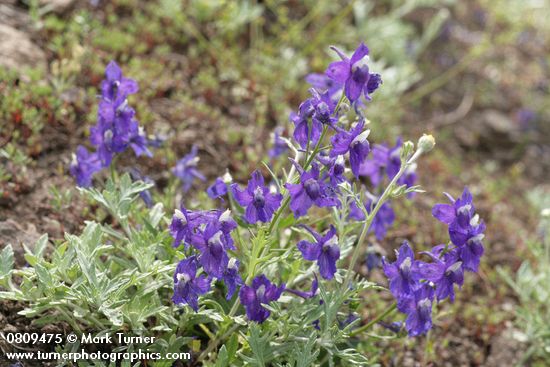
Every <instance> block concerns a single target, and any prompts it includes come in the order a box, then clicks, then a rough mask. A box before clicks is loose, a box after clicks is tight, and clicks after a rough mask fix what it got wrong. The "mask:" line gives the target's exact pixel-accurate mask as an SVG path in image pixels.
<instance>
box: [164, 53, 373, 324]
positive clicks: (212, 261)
mask: <svg viewBox="0 0 550 367" xmlns="http://www.w3.org/2000/svg"><path fill="white" fill-rule="evenodd" d="M335 51H336V52H337V53H338V55H340V57H341V58H342V61H340V62H337V63H333V64H331V66H329V68H328V70H327V72H326V74H325V76H324V77H323V78H318V83H317V86H316V88H312V89H310V94H311V96H310V97H309V98H308V99H306V100H305V101H304V102H303V103H301V104H300V106H299V109H298V112H297V113H292V114H291V115H290V121H291V122H292V123H293V124H294V132H293V134H292V135H293V137H294V139H295V141H296V143H297V144H298V146H299V148H294V147H293V146H292V143H291V142H289V141H288V140H286V139H283V138H282V137H281V134H282V129H281V128H277V129H276V130H275V133H274V140H275V141H274V146H273V148H272V149H271V151H270V153H269V155H270V157H272V158H274V157H277V156H279V155H282V154H283V153H285V152H287V151H289V148H292V149H293V150H294V151H298V150H302V151H305V152H306V154H310V153H311V156H309V159H306V160H305V161H304V162H300V163H299V162H298V161H294V160H293V161H292V163H293V165H294V168H293V171H294V172H297V175H296V176H297V177H295V176H292V175H291V177H289V178H288V181H287V182H286V183H285V184H284V185H282V186H283V187H284V188H285V189H286V193H285V195H287V198H286V200H285V201H284V203H285V204H284V207H283V194H282V193H280V192H278V190H277V189H276V188H275V186H272V187H270V186H268V185H266V183H265V181H264V177H263V176H262V174H261V172H260V171H258V170H256V171H254V172H253V173H252V175H251V178H250V180H249V181H248V185H247V186H246V187H245V188H241V187H240V186H239V185H238V184H236V183H233V184H229V183H230V180H224V179H223V178H217V179H216V180H215V182H214V183H213V184H212V185H211V186H210V187H208V189H207V193H208V196H209V197H211V198H213V199H215V198H222V197H224V196H226V195H227V196H229V198H230V200H229V201H230V203H236V204H238V205H240V206H241V207H242V208H243V209H244V213H243V219H244V221H245V222H247V223H248V224H249V225H258V223H271V224H273V223H272V221H275V220H276V218H278V216H276V213H278V212H279V211H281V210H284V209H285V208H286V207H287V205H288V207H289V208H290V210H291V211H292V212H293V214H294V217H295V218H299V217H303V216H306V215H307V213H308V211H309V210H310V208H311V207H313V206H316V207H321V208H327V207H336V208H339V207H341V205H342V202H341V199H340V194H341V192H340V188H339V185H340V184H341V183H343V182H346V181H348V178H347V177H346V170H347V169H346V160H347V161H349V165H350V167H351V172H352V173H353V176H355V177H356V178H358V177H359V175H360V174H361V173H360V171H361V166H362V165H364V164H365V163H366V160H367V157H368V155H369V153H370V144H369V142H368V141H367V137H368V135H369V132H370V131H369V130H368V129H366V126H365V125H366V122H365V119H364V118H363V117H362V116H361V115H359V119H358V120H357V121H356V122H355V123H354V124H352V125H351V126H346V125H345V124H342V123H341V122H340V114H339V111H338V108H339V102H338V101H340V102H341V100H343V99H345V98H347V99H348V101H349V102H351V103H352V104H356V103H358V102H359V101H358V100H359V97H360V95H365V97H366V98H367V99H370V94H372V93H373V92H374V91H375V90H376V88H378V86H379V84H380V83H381V79H380V76H379V75H378V74H373V73H370V72H369V68H368V65H367V64H368V56H367V55H368V49H367V48H366V46H365V45H363V44H361V45H360V46H359V48H358V49H357V50H356V51H355V53H354V54H353V56H352V57H351V59H349V58H347V57H345V56H344V55H343V53H342V52H341V51H339V50H337V49H335ZM321 79H324V80H325V82H326V84H327V85H331V87H329V88H326V89H324V88H322V86H321V85H320V80H321ZM333 87H336V88H333ZM342 89H343V93H342V92H340V93H338V90H340V91H342ZM358 91H359V92H358ZM338 94H341V95H342V97H341V98H340V95H338ZM329 131H332V132H334V134H333V136H332V138H331V145H330V148H323V149H320V148H321V147H320V144H321V140H322V139H323V138H324V137H325V135H326V133H328V132H329ZM314 147H315V148H314ZM197 162H198V157H197V148H196V147H193V149H192V151H191V153H190V154H189V155H187V156H185V157H184V158H183V159H181V160H180V161H178V163H177V165H176V168H175V169H174V174H175V175H176V176H177V177H179V178H180V179H181V180H182V181H183V183H184V190H185V191H186V190H188V189H189V187H190V186H191V183H192V182H193V180H194V179H196V178H198V179H200V180H204V177H203V176H202V175H201V174H200V173H199V172H198V171H197ZM222 202H223V201H222ZM237 210H238V209H237ZM221 213H223V214H221ZM380 226H382V227H383V225H382V224H380V225H377V226H375V228H378V227H380ZM235 227H236V223H235V222H234V221H233V219H231V217H230V215H229V214H228V212H223V211H222V210H214V211H209V212H200V211H199V212H194V211H187V210H186V209H185V208H182V209H181V210H177V211H176V213H175V214H174V217H173V219H172V223H171V226H170V231H171V234H172V236H173V238H174V246H180V245H181V244H182V243H183V244H185V246H186V248H188V247H189V246H192V247H193V248H194V249H195V250H196V251H198V254H196V255H193V257H194V260H193V264H194V266H195V267H196V269H194V268H193V269H191V271H190V273H189V274H188V275H187V276H186V277H184V278H182V277H181V276H180V278H181V279H184V280H185V279H189V280H187V282H191V283H192V282H193V281H194V279H203V278H200V277H193V276H195V270H197V271H202V272H203V273H204V274H205V275H206V276H207V278H205V279H211V278H217V279H222V280H223V281H224V282H225V284H226V285H227V287H228V290H230V291H228V297H229V293H230V294H232V293H233V292H234V290H236V289H237V288H238V287H239V286H241V285H243V284H242V283H243V282H242V280H241V278H240V276H238V271H232V272H228V269H229V268H230V266H229V264H231V263H232V262H231V259H230V258H229V257H230V256H229V255H228V250H232V249H234V247H233V240H232V239H231V231H232V230H233V229H234V228H235ZM306 229H307V231H309V233H311V235H312V236H313V238H314V241H313V242H310V241H307V240H302V241H299V242H298V244H297V249H298V250H299V251H300V252H301V254H302V256H303V258H304V259H305V260H307V261H315V262H316V263H317V265H318V268H319V272H320V275H321V277H322V278H324V279H327V280H330V279H332V278H334V275H335V273H336V271H337V267H336V263H337V261H338V260H339V258H340V247H339V245H338V236H337V234H336V228H335V227H334V226H330V228H329V230H328V231H327V232H326V233H325V234H324V235H321V234H319V233H317V232H316V231H315V230H314V229H312V228H309V227H306ZM377 233H378V230H377ZM185 261H187V262H186V263H185V264H190V262H189V261H188V260H187V259H186V260H185ZM236 264H238V263H236ZM178 269H179V270H178V271H180V272H181V269H180V268H179V267H178ZM233 269H234V270H236V269H238V265H237V268H235V267H233ZM191 273H193V276H191V275H190V274H191ZM230 273H231V274H232V278H231V279H229V278H228V274H230ZM248 278H251V276H250V274H248ZM235 279H237V280H235ZM180 282H181V280H180ZM200 282H202V283H201V286H202V285H204V284H203V283H204V281H202V280H200ZM191 283H189V284H191ZM177 284H179V283H177ZM177 284H176V285H175V288H174V290H175V292H180V290H183V289H185V290H186V291H185V292H186V293H185V297H184V296H183V295H180V296H178V297H175V299H177V300H178V301H181V302H180V303H187V304H190V305H191V306H194V305H196V303H195V302H196V299H197V297H198V295H200V294H202V293H201V292H202V291H203V290H204V287H202V288H201V287H195V288H193V287H187V288H184V287H182V286H179V285H177ZM186 284H187V283H186ZM317 284H318V282H317V280H315V282H314V283H313V286H312V291H311V292H310V293H311V294H310V293H308V294H306V293H305V292H301V291H294V290H288V291H289V292H290V293H293V294H296V295H299V296H302V297H311V296H313V295H314V294H315V292H316V290H317ZM193 289H195V290H196V291H193ZM187 290H188V291H187ZM283 290H285V285H284V284H282V285H281V286H275V285H274V284H273V283H272V282H271V281H270V280H269V279H267V277H265V275H263V274H260V275H257V276H256V277H255V278H254V279H253V281H252V283H251V284H250V285H243V286H242V287H241V289H240V293H239V299H240V302H241V303H242V304H243V305H244V306H245V308H246V312H247V316H248V318H249V319H251V320H254V321H257V322H263V321H265V319H266V318H267V317H268V316H269V311H268V310H267V309H266V308H265V307H263V306H262V304H267V303H269V302H272V301H275V300H277V299H278V298H279V296H280V294H281V293H282V292H283ZM182 292H183V291H182ZM190 297H191V298H192V299H193V301H192V302H190Z"/></svg>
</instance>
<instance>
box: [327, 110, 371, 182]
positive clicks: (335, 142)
mask: <svg viewBox="0 0 550 367" xmlns="http://www.w3.org/2000/svg"><path fill="white" fill-rule="evenodd" d="M364 125H365V122H364V121H363V120H362V121H360V122H359V123H357V125H356V126H355V127H354V128H352V129H350V131H345V130H341V131H340V132H339V133H338V134H336V135H334V136H333V137H332V139H331V142H332V150H331V151H330V155H331V157H336V156H339V155H344V154H346V153H348V152H349V161H350V166H351V171H352V172H353V174H354V175H355V177H359V168H360V166H361V164H362V163H363V162H364V161H365V159H366V158H367V156H368V155H369V152H370V146H369V142H368V140H367V137H368V136H369V133H370V130H364V131H363V127H364Z"/></svg>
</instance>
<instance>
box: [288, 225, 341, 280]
mask: <svg viewBox="0 0 550 367" xmlns="http://www.w3.org/2000/svg"><path fill="white" fill-rule="evenodd" d="M304 228H305V229H307V230H308V232H309V233H311V235H312V236H313V237H314V238H315V242H309V241H306V240H302V241H300V242H298V245H297V246H298V249H299V250H300V252H301V253H302V256H303V257H304V259H306V260H308V261H317V265H318V266H319V273H320V274H321V276H322V277H323V278H325V279H332V278H334V274H335V273H336V261H338V259H340V247H338V236H337V235H336V228H334V226H332V225H331V226H330V229H329V230H328V231H327V233H326V234H325V235H324V236H321V235H320V234H319V233H317V232H315V231H314V230H313V229H311V228H309V227H307V226H306V227H304Z"/></svg>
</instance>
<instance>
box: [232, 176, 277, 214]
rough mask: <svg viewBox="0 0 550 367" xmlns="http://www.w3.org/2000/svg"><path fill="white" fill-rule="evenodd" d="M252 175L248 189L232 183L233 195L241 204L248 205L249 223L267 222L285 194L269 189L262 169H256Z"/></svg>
mask: <svg viewBox="0 0 550 367" xmlns="http://www.w3.org/2000/svg"><path fill="white" fill-rule="evenodd" d="M251 177H252V178H251V179H250V180H249V181H248V186H247V188H246V190H242V191H241V190H240V189H239V185H237V184H233V185H231V190H232V192H233V196H234V197H235V200H237V202H238V203H239V205H241V206H243V207H246V213H245V219H246V221H247V222H248V223H252V224H253V223H256V222H258V221H260V222H264V223H267V222H269V221H270V220H271V217H273V213H274V212H275V211H276V210H277V209H278V208H279V206H280V205H281V200H282V199H283V196H282V195H281V194H272V193H271V192H270V191H269V189H268V188H267V187H266V186H265V185H264V178H263V176H262V174H261V172H260V171H258V170H256V171H254V172H253V173H252V176H251Z"/></svg>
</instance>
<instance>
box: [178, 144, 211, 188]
mask: <svg viewBox="0 0 550 367" xmlns="http://www.w3.org/2000/svg"><path fill="white" fill-rule="evenodd" d="M197 153H198V148H197V146H196V145H193V147H192V148H191V152H189V154H187V155H185V156H184V157H183V158H182V159H180V160H179V161H178V162H177V163H176V166H175V167H174V168H173V170H172V172H173V173H174V175H175V176H176V177H177V178H179V179H180V180H181V181H182V183H183V191H184V192H187V191H189V189H190V188H191V185H192V184H193V181H194V180H195V179H196V178H198V179H199V180H201V181H206V177H204V176H203V174H202V173H200V172H199V170H198V169H197V164H198V163H199V157H197Z"/></svg>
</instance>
